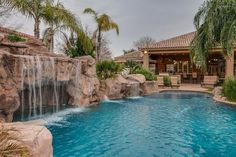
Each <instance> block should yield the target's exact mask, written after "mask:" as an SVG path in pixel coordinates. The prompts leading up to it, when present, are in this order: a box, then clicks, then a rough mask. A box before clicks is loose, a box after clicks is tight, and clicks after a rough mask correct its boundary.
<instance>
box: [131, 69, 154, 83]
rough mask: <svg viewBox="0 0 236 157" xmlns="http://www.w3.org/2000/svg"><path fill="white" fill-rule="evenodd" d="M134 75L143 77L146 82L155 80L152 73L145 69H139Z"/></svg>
mask: <svg viewBox="0 0 236 157" xmlns="http://www.w3.org/2000/svg"><path fill="white" fill-rule="evenodd" d="M136 74H142V75H144V76H145V78H146V80H147V81H153V80H156V79H157V78H156V76H155V75H154V73H153V72H151V71H150V70H147V69H145V68H140V69H138V70H136Z"/></svg>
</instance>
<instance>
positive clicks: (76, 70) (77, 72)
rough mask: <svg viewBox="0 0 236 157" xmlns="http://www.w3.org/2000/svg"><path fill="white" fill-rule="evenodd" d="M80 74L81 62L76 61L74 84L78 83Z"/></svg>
mask: <svg viewBox="0 0 236 157" xmlns="http://www.w3.org/2000/svg"><path fill="white" fill-rule="evenodd" d="M80 74H81V64H80V62H78V63H77V65H76V68H75V82H76V84H79V80H80Z"/></svg>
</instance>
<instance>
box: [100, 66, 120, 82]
mask: <svg viewBox="0 0 236 157" xmlns="http://www.w3.org/2000/svg"><path fill="white" fill-rule="evenodd" d="M121 71H122V66H121V65H120V64H118V63H116V62H114V61H101V62H98V63H97V65H96V72H97V76H98V77H99V78H100V79H102V80H104V79H108V78H111V77H114V76H115V75H116V74H118V73H119V72H121Z"/></svg>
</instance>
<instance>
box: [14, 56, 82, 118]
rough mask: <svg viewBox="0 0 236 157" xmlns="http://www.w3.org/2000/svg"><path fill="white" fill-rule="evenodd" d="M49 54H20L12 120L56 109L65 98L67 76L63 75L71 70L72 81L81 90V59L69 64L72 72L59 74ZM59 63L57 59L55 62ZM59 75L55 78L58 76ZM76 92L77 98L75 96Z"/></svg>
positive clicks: (66, 100)
mask: <svg viewBox="0 0 236 157" xmlns="http://www.w3.org/2000/svg"><path fill="white" fill-rule="evenodd" d="M56 61H57V60H55V58H53V57H41V56H22V57H21V58H20V63H21V66H20V67H21V69H20V70H21V89H22V90H21V95H20V96H21V108H20V109H19V110H18V111H17V113H16V115H15V116H16V117H15V120H20V119H21V120H25V119H35V118H42V117H43V116H44V115H45V113H46V114H47V113H52V112H58V111H59V110H60V109H63V108H65V105H66V104H68V102H69V94H68V93H67V86H68V83H69V81H70V80H67V79H66V78H68V77H71V74H74V75H73V76H74V77H73V80H71V81H72V82H74V83H75V86H76V87H77V88H76V89H77V91H76V93H79V92H80V91H81V89H80V86H79V83H80V82H79V81H80V79H81V63H80V62H77V63H76V64H73V66H74V67H73V68H74V70H73V72H72V73H69V74H68V75H69V76H68V77H65V79H64V78H63V75H62V74H64V72H63V71H62V73H61V75H60V71H58V70H60V69H58V68H59V67H58V66H60V64H59V65H58V63H57V62H56ZM59 63H60V62H59ZM56 64H57V65H56ZM58 79H59V80H58ZM76 95H77V94H76ZM79 95H80V94H78V98H77V99H79Z"/></svg>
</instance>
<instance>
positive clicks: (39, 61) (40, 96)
mask: <svg viewBox="0 0 236 157" xmlns="http://www.w3.org/2000/svg"><path fill="white" fill-rule="evenodd" d="M36 63H37V82H38V88H39V114H40V116H41V115H42V113H43V111H42V108H43V103H42V63H41V60H40V57H39V56H37V57H36Z"/></svg>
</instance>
